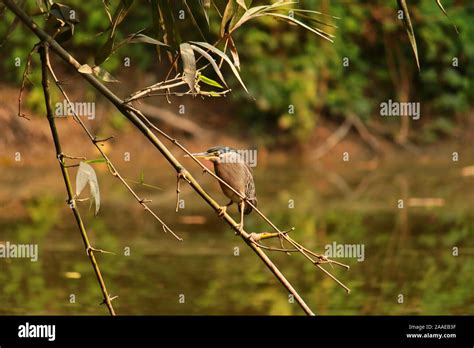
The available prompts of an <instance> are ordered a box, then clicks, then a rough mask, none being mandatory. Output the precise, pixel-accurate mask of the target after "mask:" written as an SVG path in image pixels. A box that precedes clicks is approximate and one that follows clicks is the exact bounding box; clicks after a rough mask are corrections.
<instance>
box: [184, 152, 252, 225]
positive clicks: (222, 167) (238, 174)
mask: <svg viewBox="0 0 474 348" xmlns="http://www.w3.org/2000/svg"><path fill="white" fill-rule="evenodd" d="M193 156H194V157H196V158H202V159H205V160H208V161H211V162H212V163H213V164H214V172H215V173H216V175H217V176H218V177H219V178H221V179H222V180H223V181H225V182H226V183H227V184H229V185H230V186H231V187H232V188H233V189H234V190H236V191H237V192H239V193H240V194H241V195H242V196H243V197H245V198H246V199H247V200H248V201H249V202H250V203H252V204H253V205H254V206H257V196H256V194H255V183H254V181H253V176H252V169H251V168H250V166H249V165H248V164H247V163H246V162H245V161H244V158H243V156H241V155H240V154H239V152H238V151H237V150H235V149H233V148H231V147H227V146H215V147H211V148H210V149H208V150H207V151H206V152H199V153H193ZM219 184H220V186H221V189H222V192H224V194H225V195H226V196H227V197H228V198H230V202H229V203H227V204H226V205H225V206H222V207H221V208H220V209H219V216H222V215H224V214H225V212H226V210H227V207H229V206H231V205H232V203H237V204H238V208H239V212H240V223H239V230H240V231H242V230H243V228H244V214H245V215H248V214H250V213H251V212H252V207H251V206H250V205H249V204H247V203H246V202H245V201H244V200H243V199H242V198H241V197H239V195H237V194H236V193H235V192H234V191H232V190H231V189H230V188H228V187H227V186H226V185H224V184H223V183H222V182H219Z"/></svg>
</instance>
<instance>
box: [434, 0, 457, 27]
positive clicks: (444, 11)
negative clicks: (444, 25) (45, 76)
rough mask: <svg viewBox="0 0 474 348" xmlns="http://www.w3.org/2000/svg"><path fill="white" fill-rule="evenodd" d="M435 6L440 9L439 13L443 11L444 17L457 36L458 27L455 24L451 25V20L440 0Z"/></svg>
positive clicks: (437, 0)
mask: <svg viewBox="0 0 474 348" xmlns="http://www.w3.org/2000/svg"><path fill="white" fill-rule="evenodd" d="M436 4H437V5H438V7H439V8H440V9H441V11H443V13H444V15H445V16H446V17H447V18H448V19H449V21H450V22H451V24H452V25H453V27H454V30H456V33H458V34H459V31H458V27H457V26H456V24H454V23H453V21H452V20H451V18H450V17H449V16H448V13H447V12H446V10H445V9H444V7H443V4H442V3H441V0H436Z"/></svg>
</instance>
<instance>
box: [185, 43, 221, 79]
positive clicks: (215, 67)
mask: <svg viewBox="0 0 474 348" xmlns="http://www.w3.org/2000/svg"><path fill="white" fill-rule="evenodd" d="M191 48H192V49H193V50H195V51H196V52H198V53H199V54H200V55H202V56H203V57H204V58H206V59H207V60H208V61H209V63H211V65H212V67H213V68H214V71H215V72H216V74H217V76H219V78H220V79H221V81H222V82H223V83H224V85H225V86H226V87H227V83H226V82H225V80H224V76H222V73H221V71H220V69H219V67H218V66H217V63H216V61H215V60H214V58H212V57H211V55H210V54H209V53H207V52H206V51H204V50H203V49H202V48H200V47H197V46H195V45H191Z"/></svg>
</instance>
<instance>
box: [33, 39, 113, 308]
mask: <svg viewBox="0 0 474 348" xmlns="http://www.w3.org/2000/svg"><path fill="white" fill-rule="evenodd" d="M39 53H40V56H41V72H42V85H43V93H44V100H45V105H46V113H47V118H48V122H49V127H50V129H51V135H52V137H53V141H54V147H55V149H56V157H57V158H58V161H59V166H60V168H61V173H62V175H63V179H64V184H65V185H66V191H67V195H68V203H69V206H70V207H71V210H72V212H73V214H74V218H75V219H76V223H77V226H78V228H79V231H80V232H81V237H82V240H83V242H84V246H85V248H86V252H87V256H88V257H89V259H90V261H91V264H92V267H93V268H94V272H95V274H96V276H97V280H98V282H99V285H100V288H101V290H102V294H103V295H104V303H105V304H106V305H107V309H108V310H109V313H110V315H115V311H114V307H113V306H112V301H111V298H110V296H109V293H108V292H107V287H106V286H105V282H104V279H103V278H102V274H101V272H100V268H99V264H98V263H97V260H96V258H95V255H94V251H95V250H96V249H94V248H93V247H92V246H91V244H90V242H89V237H88V236H87V232H86V229H85V227H84V223H83V221H82V218H81V214H80V213H79V210H78V209H77V207H76V202H75V200H74V193H73V190H72V185H71V180H70V178H69V172H68V170H67V167H66V164H65V162H64V155H63V152H62V149H61V142H60V140H59V134H58V131H57V128H56V123H55V121H54V113H53V110H52V107H51V96H50V93H49V78H48V59H49V58H48V46H47V44H46V43H43V44H42V45H41V46H40V47H39Z"/></svg>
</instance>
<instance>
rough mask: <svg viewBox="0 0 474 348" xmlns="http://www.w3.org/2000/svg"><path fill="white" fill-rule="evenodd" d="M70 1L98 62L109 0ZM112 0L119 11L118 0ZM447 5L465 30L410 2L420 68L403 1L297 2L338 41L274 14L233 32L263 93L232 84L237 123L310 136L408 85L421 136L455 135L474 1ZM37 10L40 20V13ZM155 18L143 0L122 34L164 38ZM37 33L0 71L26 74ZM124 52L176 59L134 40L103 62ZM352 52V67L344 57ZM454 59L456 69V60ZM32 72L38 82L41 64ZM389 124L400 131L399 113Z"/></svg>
mask: <svg viewBox="0 0 474 348" xmlns="http://www.w3.org/2000/svg"><path fill="white" fill-rule="evenodd" d="M63 3H64V4H66V5H69V6H71V7H72V8H74V9H77V10H78V13H79V19H80V20H81V22H80V23H79V24H78V25H76V30H75V34H74V36H73V38H72V40H71V41H70V42H68V43H66V44H65V46H66V47H67V48H68V49H70V50H71V51H72V52H74V53H75V54H76V55H77V57H78V59H79V60H80V61H81V62H87V63H89V64H93V61H94V55H95V53H96V52H97V51H98V50H99V49H100V47H101V46H102V45H103V44H104V43H105V41H106V39H107V35H106V33H105V34H103V35H97V34H98V33H100V32H103V31H105V30H106V29H107V28H108V20H107V16H106V12H105V10H104V7H103V4H102V2H101V1H90V2H87V1H79V0H69V1H67V0H65V1H63ZM260 3H267V2H263V1H255V2H254V4H253V5H254V6H255V5H258V4H260ZM111 4H112V9H113V8H115V7H116V6H117V4H118V1H111ZM216 4H218V5H219V7H220V8H221V9H222V8H223V7H224V6H225V1H216ZM443 5H444V7H445V9H446V10H447V11H448V13H449V15H450V19H451V21H452V22H454V23H455V24H456V26H457V27H458V28H459V31H460V33H459V35H458V34H456V32H455V30H454V28H453V26H452V23H451V22H450V19H448V18H447V17H445V16H444V15H443V13H442V12H441V11H440V9H439V8H438V6H437V5H436V2H435V1H411V2H410V4H409V6H410V11H411V17H412V22H413V25H414V28H415V35H416V38H417V42H418V51H419V56H420V62H421V72H419V73H418V71H417V70H416V64H415V60H414V57H413V53H412V52H411V49H410V46H409V42H408V38H407V36H406V34H405V31H404V29H403V27H402V24H401V21H400V20H399V19H398V18H397V14H398V13H397V11H398V8H397V6H396V1H381V0H380V1H371V2H362V1H361V2H353V1H350V2H349V1H328V0H304V1H300V4H298V5H293V6H299V7H303V8H307V9H312V10H318V11H321V12H323V13H325V14H329V15H331V16H336V17H338V18H339V19H334V18H331V17H329V16H322V17H321V19H322V20H325V21H327V22H329V23H330V24H332V25H335V26H337V28H331V27H324V28H325V29H326V30H328V31H329V32H331V33H332V34H334V35H336V38H335V40H334V43H330V42H327V41H325V40H323V39H321V38H320V37H318V36H316V35H314V34H313V33H311V32H309V31H306V30H304V29H302V28H299V27H294V26H290V25H288V24H286V23H283V22H282V21H277V20H275V19H274V18H261V19H257V20H252V21H251V22H249V23H247V25H244V26H242V27H241V28H239V29H237V30H236V31H235V32H234V33H233V37H234V41H235V42H236V45H237V48H238V49H239V54H240V60H241V64H242V67H241V74H242V77H243V79H244V81H245V83H246V85H247V86H248V87H249V89H250V91H251V94H252V96H253V97H254V98H255V100H253V99H250V98H249V97H248V96H247V95H245V92H244V91H242V89H241V88H239V86H238V84H237V83H234V86H233V91H234V93H233V94H232V95H233V101H234V102H235V107H236V110H237V112H236V113H235V114H236V115H238V117H239V118H240V120H239V122H241V123H242V124H244V123H245V124H249V123H250V122H251V125H252V132H254V133H255V135H258V136H261V138H262V139H264V141H265V142H266V143H271V142H273V141H274V137H272V136H270V135H269V134H271V133H272V132H269V131H268V130H269V129H270V130H278V131H279V132H280V134H281V137H279V139H283V141H284V140H295V139H298V140H300V141H305V140H306V139H308V137H309V136H310V135H311V133H312V131H313V130H314V128H315V127H316V126H317V124H318V121H319V120H321V118H326V119H329V120H334V121H340V119H341V118H344V117H346V116H348V115H350V114H351V113H354V114H356V115H358V116H359V117H360V118H362V119H363V120H365V121H369V120H371V119H372V120H377V117H378V115H379V105H380V103H381V102H382V101H386V100H388V99H392V100H399V97H400V95H401V94H402V93H406V95H407V98H408V101H419V102H421V108H422V110H421V114H422V121H421V122H419V123H416V124H415V127H418V128H420V132H417V135H416V137H417V138H416V140H417V141H420V142H433V141H436V140H438V139H439V137H440V136H442V135H444V134H452V132H453V130H454V128H455V124H456V121H457V120H458V119H461V120H462V119H463V117H466V116H463V115H465V113H466V112H467V111H468V110H469V109H470V108H472V106H473V100H474V98H473V97H474V89H473V87H472V83H471V82H472V81H473V80H474V71H473V70H474V67H473V65H472V63H471V62H472V60H473V58H474V42H473V40H472V38H473V37H474V27H473V26H472V22H473V20H474V4H473V3H472V1H465V2H464V1H448V0H445V1H443ZM27 9H28V10H29V11H30V12H31V13H33V12H34V11H37V8H36V4H35V2H33V1H28V2H27ZM182 9H184V5H183V2H181V1H176V2H174V10H175V11H179V10H182ZM35 18H36V20H37V21H38V22H40V23H41V20H42V16H41V15H37V16H36V17H35ZM13 19H14V17H13V15H12V14H11V13H9V11H4V14H3V20H2V21H1V22H0V38H4V37H5V36H6V34H7V33H8V30H9V27H10V24H11V23H12V21H13ZM196 19H197V20H198V21H202V23H201V22H199V23H198V24H199V26H200V27H201V29H202V32H203V34H204V35H205V36H206V39H208V40H209V41H210V42H214V41H215V39H216V38H217V37H218V33H219V24H220V17H218V15H217V14H216V13H215V11H214V12H212V11H211V16H210V22H211V25H210V28H208V27H207V24H206V23H205V21H204V20H203V17H202V16H201V17H197V18H196ZM152 20H153V18H152V16H151V13H150V8H149V2H148V1H143V2H141V1H140V2H138V1H135V4H134V5H133V7H132V10H131V11H130V12H129V15H128V16H127V17H126V18H125V20H124V22H123V23H121V24H120V25H119V29H118V38H117V40H120V39H123V38H124V37H126V36H127V35H128V34H131V33H134V32H137V31H138V30H141V29H146V31H145V32H146V33H147V35H149V36H153V37H156V33H155V32H154V30H153V23H152ZM177 27H178V28H179V29H180V30H179V35H178V36H177V40H180V41H182V42H184V41H190V40H202V37H200V35H199V33H198V31H197V30H195V29H193V24H192V23H191V20H190V19H189V15H186V16H185V19H184V20H182V21H181V22H179V23H177ZM158 39H161V38H159V37H158ZM36 41H37V40H36V38H35V37H34V36H33V35H31V34H30V33H29V32H28V31H27V30H26V29H25V28H23V27H22V25H21V24H19V25H18V27H17V28H16V30H15V31H14V32H13V33H12V34H11V35H9V38H8V41H6V42H4V43H3V45H2V47H1V48H0V61H1V69H2V76H3V78H2V79H4V80H6V81H10V82H12V83H18V82H19V81H20V79H21V74H22V72H23V68H24V65H23V64H22V67H20V68H16V67H14V59H15V58H16V57H20V58H21V59H22V62H24V61H25V59H26V56H27V54H28V51H29V49H30V48H31V47H32V46H33V44H34V43H35V42H36ZM124 56H127V57H130V58H131V60H132V61H133V62H134V67H135V68H137V69H140V70H142V71H151V70H153V71H156V69H157V67H160V70H162V71H165V70H167V64H169V62H168V61H167V59H166V54H164V53H163V52H161V58H162V59H161V61H159V60H158V58H157V54H156V49H155V48H154V47H153V46H151V45H143V44H133V45H129V46H125V47H124V48H122V49H120V50H118V51H117V53H115V54H114V55H112V56H111V57H110V59H108V60H107V61H106V62H105V63H104V65H103V66H104V67H105V68H106V69H107V70H108V71H110V72H112V73H119V72H120V67H121V60H122V59H123V57H124ZM346 58H347V60H346V63H348V66H344V64H343V63H344V60H345V59H346ZM455 58H456V59H457V60H458V64H459V66H457V67H454V66H453V64H452V63H453V59H455ZM391 60H392V62H391ZM399 67H400V68H399ZM394 69H395V70H394ZM397 69H399V70H397ZM228 75H231V74H230V73H229V74H228ZM229 77H230V76H229ZM31 80H32V82H33V83H36V85H38V86H39V75H38V72H37V71H36V72H35V73H34V74H33V75H32V77H31ZM406 86H409V87H408V90H406V89H407V87H406ZM41 99H42V98H41V94H40V91H39V90H38V91H36V90H35V88H33V90H32V92H31V93H30V95H29V98H28V105H29V106H30V107H33V108H40V107H41ZM293 111H294V112H293ZM389 123H392V125H393V128H394V129H396V128H397V127H398V123H399V120H394V121H389Z"/></svg>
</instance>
